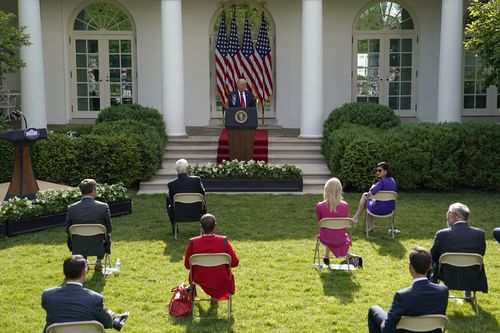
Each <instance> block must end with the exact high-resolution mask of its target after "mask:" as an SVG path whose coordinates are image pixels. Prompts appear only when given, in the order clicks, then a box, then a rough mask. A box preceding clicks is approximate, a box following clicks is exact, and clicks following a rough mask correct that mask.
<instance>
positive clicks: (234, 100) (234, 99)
mask: <svg viewBox="0 0 500 333" xmlns="http://www.w3.org/2000/svg"><path fill="white" fill-rule="evenodd" d="M244 94H245V101H246V107H248V108H251V107H254V106H255V98H254V96H253V94H252V92H251V91H248V90H245V91H244ZM227 98H228V101H229V102H228V106H229V107H241V100H240V91H239V90H238V89H236V90H233V91H231V92H230V93H229V94H228V96H227Z"/></svg>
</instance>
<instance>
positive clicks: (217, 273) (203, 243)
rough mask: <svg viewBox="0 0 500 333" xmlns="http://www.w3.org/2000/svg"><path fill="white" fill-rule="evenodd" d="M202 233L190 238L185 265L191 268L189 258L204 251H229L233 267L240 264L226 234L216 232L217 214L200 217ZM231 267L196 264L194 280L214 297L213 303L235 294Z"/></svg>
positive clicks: (192, 277)
mask: <svg viewBox="0 0 500 333" xmlns="http://www.w3.org/2000/svg"><path fill="white" fill-rule="evenodd" d="M200 222H201V228H202V231H203V233H202V235H201V236H198V237H193V238H191V239H190V240H189V243H188V246H187V249H186V256H185V257H184V266H185V267H186V268H187V269H190V265H189V258H191V256H192V255H193V254H203V253H227V254H229V255H230V256H231V267H236V266H238V264H239V262H240V261H239V259H238V256H237V255H236V253H235V252H234V250H233V247H232V246H231V243H229V240H228V239H227V237H225V236H219V235H216V234H214V230H215V225H216V223H215V216H213V215H212V214H205V215H203V216H202V217H201V219H200ZM228 273H229V267H227V266H226V265H220V266H215V267H202V266H194V267H193V274H192V276H191V279H192V281H189V282H190V283H192V282H195V283H196V284H197V285H199V286H200V287H201V288H203V290H204V291H205V292H206V293H207V294H208V295H210V296H211V297H212V300H211V302H210V303H211V304H215V303H217V300H223V299H228V298H229V294H230V293H231V294H234V290H235V287H234V276H233V275H232V274H231V276H229V274H228Z"/></svg>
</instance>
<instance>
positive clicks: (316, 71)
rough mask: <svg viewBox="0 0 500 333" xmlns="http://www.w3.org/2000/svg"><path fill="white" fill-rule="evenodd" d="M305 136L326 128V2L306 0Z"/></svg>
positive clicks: (318, 134) (302, 129)
mask: <svg viewBox="0 0 500 333" xmlns="http://www.w3.org/2000/svg"><path fill="white" fill-rule="evenodd" d="M301 67H302V68H301V69H302V76H301V88H300V90H301V105H300V115H301V122H300V136H299V137H301V138H319V137H321V135H322V131H323V1H322V0H302V64H301Z"/></svg>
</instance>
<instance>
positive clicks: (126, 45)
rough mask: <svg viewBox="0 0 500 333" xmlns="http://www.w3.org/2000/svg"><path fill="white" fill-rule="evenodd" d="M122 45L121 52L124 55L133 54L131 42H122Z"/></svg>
mask: <svg viewBox="0 0 500 333" xmlns="http://www.w3.org/2000/svg"><path fill="white" fill-rule="evenodd" d="M120 44H121V52H122V53H131V52H132V43H131V41H130V40H122V41H120Z"/></svg>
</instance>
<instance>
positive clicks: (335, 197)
mask: <svg viewBox="0 0 500 333" xmlns="http://www.w3.org/2000/svg"><path fill="white" fill-rule="evenodd" d="M323 199H324V200H326V201H328V206H329V207H330V212H332V213H335V212H336V211H337V210H336V207H337V205H338V204H339V203H340V202H341V201H342V200H343V199H344V198H342V183H341V182H340V180H339V179H338V178H335V177H333V178H330V179H328V181H327V182H326V183H325V189H324V192H323Z"/></svg>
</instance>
